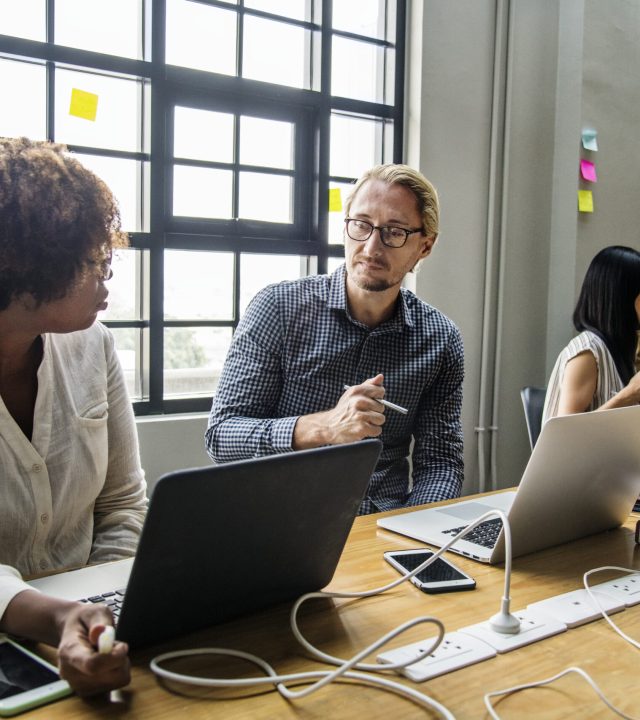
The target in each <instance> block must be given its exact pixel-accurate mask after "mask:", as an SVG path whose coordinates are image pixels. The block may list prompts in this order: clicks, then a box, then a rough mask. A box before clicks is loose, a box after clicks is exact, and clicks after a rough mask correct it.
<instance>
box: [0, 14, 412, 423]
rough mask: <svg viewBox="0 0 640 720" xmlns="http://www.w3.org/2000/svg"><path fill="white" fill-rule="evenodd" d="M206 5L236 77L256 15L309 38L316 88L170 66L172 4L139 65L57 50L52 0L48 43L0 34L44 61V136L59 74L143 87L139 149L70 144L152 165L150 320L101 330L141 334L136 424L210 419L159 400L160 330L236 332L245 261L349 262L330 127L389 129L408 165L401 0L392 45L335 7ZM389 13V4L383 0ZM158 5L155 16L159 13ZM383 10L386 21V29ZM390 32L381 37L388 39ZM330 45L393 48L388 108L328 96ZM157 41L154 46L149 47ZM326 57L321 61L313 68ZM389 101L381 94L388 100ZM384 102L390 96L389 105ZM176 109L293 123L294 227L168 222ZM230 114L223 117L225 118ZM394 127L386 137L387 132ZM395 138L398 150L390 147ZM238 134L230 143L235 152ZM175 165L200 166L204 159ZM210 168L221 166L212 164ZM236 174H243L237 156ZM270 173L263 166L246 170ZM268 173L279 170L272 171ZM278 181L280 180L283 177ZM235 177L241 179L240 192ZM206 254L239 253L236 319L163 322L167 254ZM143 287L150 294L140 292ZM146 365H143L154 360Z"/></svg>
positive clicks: (194, 399)
mask: <svg viewBox="0 0 640 720" xmlns="http://www.w3.org/2000/svg"><path fill="white" fill-rule="evenodd" d="M192 1H195V2H198V3H201V4H204V5H210V6H215V7H220V8H224V9H231V10H235V11H236V12H237V23H238V50H237V58H236V69H237V70H238V72H241V63H242V37H243V36H242V30H241V28H242V20H243V18H244V17H245V16H247V15H251V16H255V17H259V18H263V19H269V20H277V21H279V22H284V23H288V24H291V25H295V26H297V27H302V28H304V29H305V30H306V31H308V32H309V59H310V63H309V67H308V74H309V77H308V79H309V85H310V87H312V88H313V89H299V88H291V87H286V86H281V85H274V84H270V83H265V82H261V81H257V80H250V79H246V78H242V77H240V76H239V75H237V76H227V75H217V74H215V73H210V72H205V71H201V70H192V69H189V68H183V67H178V66H173V65H166V63H165V33H166V27H165V20H166V2H165V0H142V2H141V13H142V18H141V27H142V28H143V37H142V39H141V43H142V44H141V46H140V47H141V56H142V58H143V59H139V60H136V59H131V58H125V57H118V56H112V55H106V54H101V53H96V52H92V51H89V50H83V49H78V48H71V47H64V46H60V45H55V44H53V42H51V41H50V40H51V39H52V38H53V37H54V12H55V0H46V7H47V32H46V37H47V41H46V42H40V41H35V40H27V39H22V38H17V37H12V36H6V35H1V34H0V57H1V58H3V59H13V60H21V61H27V62H28V61H35V62H39V63H44V64H45V67H46V77H47V89H46V92H47V99H46V108H47V109H46V112H47V118H46V135H47V138H48V139H53V138H54V133H55V72H54V68H56V67H58V68H64V69H67V68H68V69H72V70H85V71H87V72H96V73H104V74H108V75H110V76H123V77H126V78H135V79H138V80H140V81H141V87H142V92H141V93H140V103H141V106H140V112H141V118H142V127H141V129H140V143H141V144H140V147H139V149H138V151H136V152H130V151H119V150H108V149H101V148H94V147H85V146H79V145H72V144H69V145H68V147H69V149H70V150H71V151H72V152H78V153H87V154H91V155H99V156H104V157H113V158H123V159H131V160H135V161H137V162H138V163H139V164H140V165H142V163H148V166H147V167H148V173H145V172H142V173H141V174H140V177H139V182H140V185H141V196H140V197H139V198H138V201H139V202H140V203H141V205H140V208H141V212H143V213H147V218H148V227H147V228H146V229H145V231H144V232H137V231H136V232H130V233H129V235H130V240H131V247H132V248H136V249H139V250H141V251H142V253H141V256H142V261H141V263H140V278H139V283H138V286H139V288H140V290H141V293H142V294H141V297H139V298H137V299H136V305H137V306H138V307H140V308H142V309H143V310H144V311H145V312H143V313H142V315H141V319H137V320H108V321H106V320H105V321H104V323H105V325H107V326H108V327H112V328H114V329H117V328H134V329H136V330H138V331H139V332H140V338H139V339H140V343H139V348H138V353H137V357H138V358H139V367H138V368H137V372H138V376H139V382H140V386H141V387H142V388H143V391H144V397H143V399H140V400H138V399H133V400H132V402H133V406H134V410H135V413H136V415H159V414H172V413H187V412H205V411H208V410H209V408H210V406H211V398H212V396H211V395H210V394H208V395H202V396H188V397H184V398H175V397H169V398H168V397H165V396H164V394H163V392H164V373H165V368H164V330H165V328H167V327H230V328H231V329H232V332H233V331H235V328H236V327H237V325H238V322H239V306H240V302H239V301H240V258H241V255H242V254H243V253H251V252H254V253H255V252H259V253H265V254H286V255H300V257H301V259H304V258H308V260H307V263H306V265H307V272H309V273H310V272H319V273H324V272H326V271H327V263H328V261H329V259H330V258H339V257H342V256H343V246H342V245H341V244H332V243H330V242H329V238H328V237H327V234H328V224H329V211H328V200H327V199H328V197H329V188H330V184H331V183H332V182H336V183H349V182H353V180H354V178H352V177H344V176H335V175H330V168H329V158H330V147H329V142H330V123H331V116H332V114H342V115H347V116H355V117H358V118H361V117H362V118H370V119H375V120H381V121H382V124H383V125H382V132H381V137H380V139H379V142H380V156H381V158H382V159H383V161H392V162H402V159H403V135H404V74H405V36H406V23H407V8H406V0H395V2H396V10H395V29H396V32H395V38H394V39H393V41H390V40H385V39H376V38H371V37H368V36H363V35H358V34H356V33H352V32H346V31H342V30H334V29H333V28H332V27H331V18H332V0H323V2H321V3H320V2H318V0H308V10H309V15H310V16H311V17H312V18H314V17H316V18H317V19H318V21H317V22H315V21H313V19H312V20H311V21H302V20H295V19H292V18H283V17H281V16H278V15H273V14H271V13H268V12H264V11H261V10H254V9H251V8H248V7H245V6H244V3H243V1H242V0H238V4H237V5H235V4H230V3H226V2H222V1H220V0H192ZM380 3H381V4H384V6H385V8H386V7H387V5H386V0H380ZM152 8H153V12H152ZM388 21H389V18H388V9H387V12H386V13H385V20H384V22H385V23H387V22H388ZM386 34H387V33H386V30H385V33H384V35H385V36H386ZM333 37H340V38H346V39H351V40H356V41H365V42H367V43H369V44H372V45H375V46H378V47H381V48H383V49H385V48H388V49H390V50H392V51H393V53H394V73H393V80H392V81H393V101H392V103H390V104H386V103H384V102H370V101H365V100H356V99H352V98H345V97H338V96H332V95H331V93H330V90H331V62H332V59H331V55H332V52H331V51H332V39H333ZM149 38H150V40H151V42H150V43H149V42H148V39H149ZM384 56H385V63H384V67H382V68H381V69H379V73H381V77H379V78H378V79H377V81H378V82H382V83H386V82H388V81H390V78H389V73H388V67H387V61H386V58H387V56H388V53H385V54H384ZM318 58H319V60H318ZM385 93H386V91H385ZM384 96H385V95H383V97H384ZM176 105H184V106H188V107H195V108H200V109H208V110H222V111H224V112H233V113H235V114H237V115H238V116H240V115H253V116H260V117H269V118H272V119H283V120H286V121H288V122H293V123H294V126H295V152H294V168H293V170H292V171H288V170H287V171H284V172H283V173H282V174H285V175H288V176H289V175H290V176H292V177H293V186H294V190H293V193H294V195H293V201H292V207H293V222H292V223H291V224H285V223H266V222H262V221H257V220H247V219H239V220H218V219H201V218H200V219H197V218H185V217H173V216H172V215H171V213H170V209H171V207H172V168H173V163H174V159H173V112H174V107H175V106H176ZM224 108H228V110H224ZM387 123H391V124H392V125H393V132H392V135H391V138H389V136H388V135H389V134H388V133H387V132H386V130H385V128H386V124H387ZM389 140H391V144H392V146H393V147H392V148H391V149H390V148H388V144H389ZM237 143H238V139H237V134H236V138H235V144H236V151H237ZM180 164H187V165H188V164H195V165H201V164H202V163H200V162H199V161H193V162H192V161H185V162H184V163H182V161H181V163H180ZM205 164H207V165H215V163H205ZM233 166H234V168H235V169H237V170H238V171H240V170H242V169H244V168H245V166H243V165H241V164H240V163H239V158H238V157H237V152H236V153H234V163H233ZM249 169H250V170H255V171H257V172H265V168H257V167H256V168H253V167H251V168H249ZM267 172H272V170H271V169H267ZM276 174H277V173H276ZM238 177H239V175H238V174H237V173H236V175H235V181H234V182H235V185H234V187H235V188H236V190H237V182H238ZM165 249H172V250H208V251H226V252H232V253H234V297H233V317H232V318H231V319H230V320H193V321H192V320H166V319H165V318H164V308H163V287H164V251H165ZM146 288H148V291H147V292H143V291H144V289H146ZM147 358H148V359H147Z"/></svg>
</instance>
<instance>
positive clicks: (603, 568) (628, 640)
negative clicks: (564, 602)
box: [582, 565, 640, 650]
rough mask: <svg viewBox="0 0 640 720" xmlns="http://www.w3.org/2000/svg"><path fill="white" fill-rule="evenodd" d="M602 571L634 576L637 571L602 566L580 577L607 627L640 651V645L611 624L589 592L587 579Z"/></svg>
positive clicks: (604, 611)
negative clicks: (617, 571) (632, 574)
mask: <svg viewBox="0 0 640 720" xmlns="http://www.w3.org/2000/svg"><path fill="white" fill-rule="evenodd" d="M604 570H619V571H621V572H626V573H634V574H636V573H637V572H638V571H637V570H632V569H631V568H623V567H618V566H617V565H603V566H602V567H598V568H593V569H591V570H587V572H586V573H585V574H584V575H583V576H582V582H583V584H584V588H585V590H586V591H587V594H588V595H589V597H590V598H591V600H592V601H593V602H594V603H595V605H596V607H597V608H598V610H599V611H600V614H601V615H602V617H603V618H604V619H605V620H606V621H607V622H608V623H609V625H610V626H611V627H612V628H613V630H614V631H615V632H616V633H618V635H620V637H621V638H622V639H623V640H626V641H627V642H628V643H630V644H631V645H633V647H634V648H636V649H638V650H640V643H639V642H638V641H637V640H634V639H633V638H632V637H629V635H627V634H626V633H624V632H623V631H622V630H621V629H620V628H619V627H618V626H617V625H616V624H615V623H614V622H613V620H612V619H611V618H610V617H609V615H608V614H607V611H606V610H605V609H604V608H603V607H602V605H601V604H600V602H599V601H598V598H597V596H596V595H594V594H593V592H592V590H591V588H590V586H589V583H588V579H589V578H590V577H591V575H594V574H595V573H598V572H602V571H604Z"/></svg>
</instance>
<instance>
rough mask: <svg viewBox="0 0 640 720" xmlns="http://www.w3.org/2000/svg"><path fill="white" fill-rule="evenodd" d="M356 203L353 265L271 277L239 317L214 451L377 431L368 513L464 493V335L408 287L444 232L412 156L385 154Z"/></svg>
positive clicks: (349, 261)
mask: <svg viewBox="0 0 640 720" xmlns="http://www.w3.org/2000/svg"><path fill="white" fill-rule="evenodd" d="M345 210H346V218H345V233H344V241H345V265H343V266H341V267H340V268H338V270H336V271H335V272H334V273H333V274H332V275H330V276H327V275H318V276H311V277H307V278H302V279H300V280H296V281H293V282H283V283H278V284H276V285H271V286H269V287H267V288H265V289H264V290H262V291H260V292H259V293H258V294H257V295H256V297H255V298H254V299H253V301H252V303H251V305H250V306H249V308H248V309H247V311H246V313H245V315H244V316H243V318H242V320H241V321H240V324H239V326H238V329H237V331H236V333H235V335H234V338H233V342H232V344H231V348H230V350H229V354H228V356H227V359H226V362H225V366H224V369H223V372H222V376H221V378H220V384H219V386H218V391H217V393H216V395H215V397H214V399H213V406H212V408H211V414H210V417H209V426H208V428H207V432H206V436H205V440H206V445H207V451H208V453H209V455H210V456H211V458H212V459H213V460H215V461H216V462H229V461H231V460H239V459H242V458H248V457H256V456H260V455H266V454H270V453H279V452H289V451H292V450H302V449H305V448H313V447H319V446H322V445H334V444H342V443H349V442H356V441H358V440H362V439H364V438H368V437H377V438H380V439H381V440H382V442H383V446H384V447H383V451H382V454H381V456H380V460H379V462H378V465H377V466H376V469H375V471H374V473H373V475H372V477H371V480H370V482H369V488H368V492H367V495H366V497H365V499H364V500H363V502H362V505H361V507H360V513H361V514H364V513H371V512H379V511H384V510H391V509H393V508H398V507H403V506H408V505H418V504H422V503H427V502H435V501H438V500H445V499H448V498H452V497H457V496H458V495H459V494H460V491H461V488H462V480H463V459H462V429H461V422H460V412H461V405H462V379H463V364H464V361H463V349H462V341H461V338H460V333H459V331H458V329H457V328H456V327H455V325H454V324H453V323H452V322H451V321H450V320H449V319H448V318H446V317H445V316H444V315H443V314H442V313H440V312H439V311H438V310H436V309H435V308H433V307H431V306H430V305H427V304H426V303H425V302H423V301H422V300H420V299H419V298H417V297H416V296H415V295H414V294H413V293H412V292H410V291H409V290H407V289H406V288H403V287H402V281H403V280H404V278H405V276H406V274H407V273H409V272H412V271H413V270H415V269H416V267H417V265H418V264H419V263H420V261H421V260H423V259H424V258H426V257H427V256H428V255H429V254H430V252H431V250H432V248H433V245H434V244H435V241H436V238H437V236H438V222H439V207H438V197H437V194H436V191H435V188H434V187H433V186H432V185H431V183H430V182H429V181H428V180H427V179H426V178H425V177H424V176H423V175H421V174H420V173H419V172H417V171H415V170H413V169H411V168H410V167H407V166H406V165H392V164H389V165H379V166H376V167H374V168H372V169H371V170H369V171H368V172H366V173H365V174H364V175H363V176H362V177H361V178H360V179H359V180H358V182H357V183H356V185H355V186H354V189H353V192H352V194H351V196H350V197H349V199H348V200H347V202H346V206H345ZM381 401H384V404H383V402H381ZM389 401H391V402H389ZM412 440H413V441H414V447H413V451H412V452H411V449H410V448H411V442H412ZM410 454H411V458H412V471H411V473H410V463H409V456H410Z"/></svg>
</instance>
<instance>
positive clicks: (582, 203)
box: [578, 190, 593, 213]
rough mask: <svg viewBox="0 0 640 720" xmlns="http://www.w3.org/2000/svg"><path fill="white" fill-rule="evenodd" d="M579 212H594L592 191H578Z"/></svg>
mask: <svg viewBox="0 0 640 720" xmlns="http://www.w3.org/2000/svg"><path fill="white" fill-rule="evenodd" d="M578 210H579V211H580V212H586V213H592V212H593V193H592V192H591V190H578Z"/></svg>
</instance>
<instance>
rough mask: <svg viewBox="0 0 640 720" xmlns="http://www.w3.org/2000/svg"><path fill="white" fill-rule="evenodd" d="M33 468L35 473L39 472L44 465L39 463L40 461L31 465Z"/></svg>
mask: <svg viewBox="0 0 640 720" xmlns="http://www.w3.org/2000/svg"><path fill="white" fill-rule="evenodd" d="M31 469H32V470H33V472H34V473H39V472H40V470H42V465H39V464H38V463H33V465H32V466H31Z"/></svg>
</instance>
